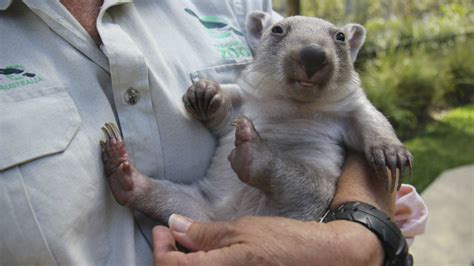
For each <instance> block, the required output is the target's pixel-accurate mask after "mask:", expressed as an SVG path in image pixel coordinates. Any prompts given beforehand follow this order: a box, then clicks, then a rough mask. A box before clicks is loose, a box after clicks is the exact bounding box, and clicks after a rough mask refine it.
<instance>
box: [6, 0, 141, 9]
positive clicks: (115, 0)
mask: <svg viewBox="0 0 474 266" xmlns="http://www.w3.org/2000/svg"><path fill="white" fill-rule="evenodd" d="M12 2H13V0H0V10H7V8H8V7H9V6H10V5H11V4H12ZM128 2H133V0H104V4H103V5H104V6H105V5H116V4H121V3H128Z"/></svg>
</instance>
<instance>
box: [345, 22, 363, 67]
mask: <svg viewBox="0 0 474 266" xmlns="http://www.w3.org/2000/svg"><path fill="white" fill-rule="evenodd" d="M344 33H345V34H346V38H347V41H348V42H349V47H350V55H351V58H352V62H354V61H355V60H356V58H357V53H359V49H360V47H362V44H364V41H365V28H364V27H363V26H362V25H359V24H347V25H346V26H344Z"/></svg>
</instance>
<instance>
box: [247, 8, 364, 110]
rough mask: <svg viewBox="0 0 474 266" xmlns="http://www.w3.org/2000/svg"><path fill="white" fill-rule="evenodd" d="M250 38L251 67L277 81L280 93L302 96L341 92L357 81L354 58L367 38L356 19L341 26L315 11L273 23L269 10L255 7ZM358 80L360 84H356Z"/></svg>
mask: <svg viewBox="0 0 474 266" xmlns="http://www.w3.org/2000/svg"><path fill="white" fill-rule="evenodd" d="M247 39H248V41H249V44H250V46H251V48H252V49H253V50H254V52H256V58H255V63H254V64H253V67H252V69H251V71H257V72H259V73H261V74H263V76H264V77H265V79H269V80H271V82H273V81H275V82H277V83H278V84H279V85H278V86H272V87H273V88H266V89H273V90H279V91H275V92H276V93H277V94H281V95H282V96H290V97H291V98H292V99H294V100H298V101H305V102H306V101H313V100H315V99H317V98H319V97H320V96H322V95H328V94H340V93H341V92H342V93H344V91H345V92H347V91H348V90H350V88H351V87H354V86H351V83H358V82H359V80H358V75H357V73H356V72H355V71H354V66H353V62H354V61H355V59H356V57H357V53H358V52H359V49H360V47H361V46H362V44H363V42H364V39H365V29H364V28H363V27H362V26H361V25H358V24H348V25H346V26H344V27H343V28H338V27H336V26H334V25H333V24H331V23H329V22H327V21H325V20H322V19H319V18H311V17H301V16H296V17H288V18H285V19H283V20H281V21H279V22H278V23H275V24H273V25H272V23H271V17H270V15H268V14H266V13H262V12H254V13H251V14H250V15H249V16H248V18H247ZM357 85H358V84H357Z"/></svg>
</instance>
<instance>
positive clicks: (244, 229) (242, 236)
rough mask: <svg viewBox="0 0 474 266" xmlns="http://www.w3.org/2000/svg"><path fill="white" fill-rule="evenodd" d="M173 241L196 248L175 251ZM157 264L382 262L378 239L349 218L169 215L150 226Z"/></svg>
mask: <svg viewBox="0 0 474 266" xmlns="http://www.w3.org/2000/svg"><path fill="white" fill-rule="evenodd" d="M176 241H177V242H179V243H180V244H181V245H183V246H184V247H186V248H188V249H190V250H191V251H195V252H192V253H188V254H185V253H183V252H180V251H177V249H176ZM153 254H154V260H155V265H380V264H381V262H382V259H383V253H382V251H381V249H380V244H379V243H378V239H377V238H376V237H375V235H373V234H372V233H371V232H370V231H368V230H367V229H366V228H364V227H362V226H360V225H358V224H356V223H351V222H345V221H336V222H332V223H329V224H320V223H317V222H301V221H296V220H291V219H286V218H281V217H244V218H241V219H238V220H235V221H231V222H217V223H200V222H193V221H191V220H189V219H187V218H185V217H182V216H177V215H173V216H172V217H171V218H170V228H167V227H164V226H157V227H155V228H154V229H153Z"/></svg>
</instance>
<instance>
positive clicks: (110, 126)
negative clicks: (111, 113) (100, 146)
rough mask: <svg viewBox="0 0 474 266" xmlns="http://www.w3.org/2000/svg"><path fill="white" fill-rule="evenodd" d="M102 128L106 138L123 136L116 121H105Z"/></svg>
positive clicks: (120, 137) (120, 138) (116, 138)
mask: <svg viewBox="0 0 474 266" xmlns="http://www.w3.org/2000/svg"><path fill="white" fill-rule="evenodd" d="M100 129H101V130H102V132H103V133H104V136H105V139H106V140H112V139H115V140H117V141H120V140H122V136H121V135H120V129H119V128H118V127H117V125H115V124H114V123H105V125H104V126H103V127H101V128H100Z"/></svg>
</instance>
